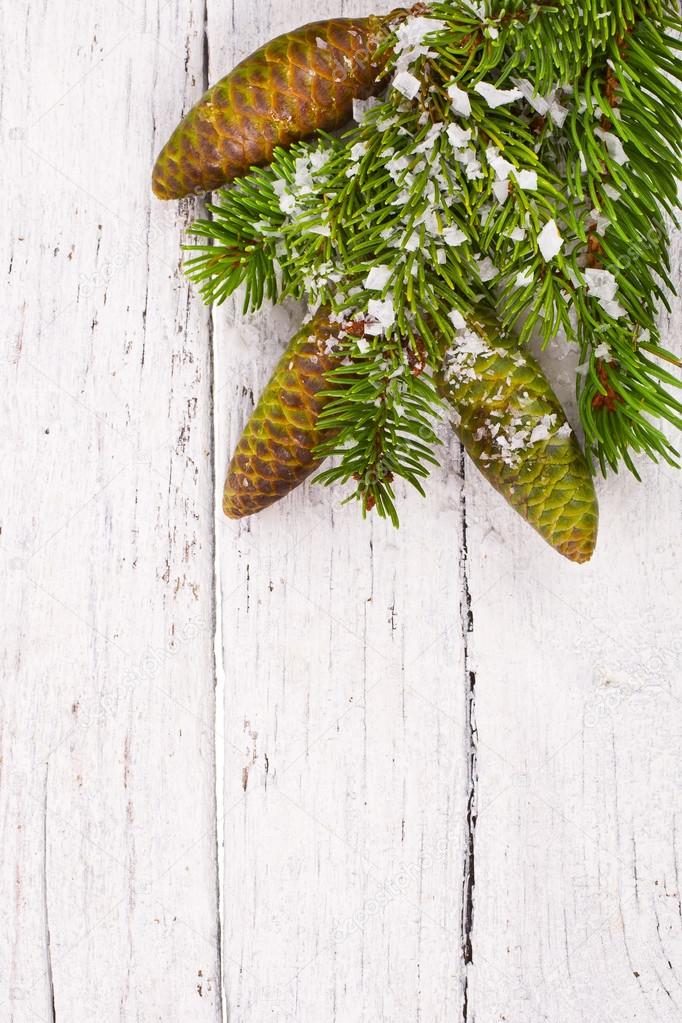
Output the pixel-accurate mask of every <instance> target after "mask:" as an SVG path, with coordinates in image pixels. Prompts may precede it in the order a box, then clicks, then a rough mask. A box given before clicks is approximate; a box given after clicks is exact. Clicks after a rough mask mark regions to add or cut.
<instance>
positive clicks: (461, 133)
mask: <svg viewBox="0 0 682 1023" xmlns="http://www.w3.org/2000/svg"><path fill="white" fill-rule="evenodd" d="M448 139H449V140H450V145H451V146H452V147H453V148H454V149H463V148H464V147H465V146H466V145H467V144H468V143H469V142H470V141H471V130H470V129H464V128H460V127H459V125H458V124H449V125H448Z"/></svg>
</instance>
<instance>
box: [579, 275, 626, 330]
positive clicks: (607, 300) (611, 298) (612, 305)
mask: <svg viewBox="0 0 682 1023" xmlns="http://www.w3.org/2000/svg"><path fill="white" fill-rule="evenodd" d="M582 272H583V275H584V277H585V280H586V282H587V294H588V295H589V296H590V297H591V298H596V299H597V300H598V301H599V304H600V306H601V307H602V309H603V310H604V312H605V313H608V315H609V316H612V317H613V318H614V320H618V319H620V317H621V316H627V311H626V310H625V309H624V308H623V306H622V305H621V304H620V302H618V301H617V299H616V293H617V292H618V284H617V282H616V278H615V277H614V276H613V274H612V273H611V271H610V270H601V269H598V268H596V267H587V268H586V269H585V270H583V271H582Z"/></svg>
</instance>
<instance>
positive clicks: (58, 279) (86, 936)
mask: <svg viewBox="0 0 682 1023" xmlns="http://www.w3.org/2000/svg"><path fill="white" fill-rule="evenodd" d="M370 7H371V5H368V4H367V3H365V0H354V2H353V3H350V2H346V3H345V4H344V3H343V0H311V2H309V3H307V4H306V5H300V6H298V7H297V8H296V7H295V5H293V4H291V3H285V2H284V0H248V2H247V0H232V3H230V2H229V0H207V3H206V8H205V9H204V7H203V6H202V4H201V3H191V2H190V0H171V2H168V0H165V2H164V0H147V2H146V3H140V4H135V5H134V6H133V3H132V0H130V3H128V2H123V0H106V2H105V0H93V2H91V3H89V4H75V3H71V4H67V5H63V4H39V3H37V2H31V3H29V4H18V3H12V4H6V5H5V6H4V8H3V12H2V30H1V31H0V50H1V54H0V58H1V63H0V66H2V68H3V88H2V91H1V92H0V104H1V107H0V117H1V121H0V130H1V133H2V154H3V158H2V165H3V172H4V174H3V179H4V197H5V208H4V211H3V226H4V230H3V231H2V232H0V241H1V244H2V264H1V273H2V282H3V295H4V298H3V302H2V309H3V313H4V323H5V330H3V345H4V356H3V362H2V375H3V386H2V395H3V402H4V404H5V414H4V415H3V422H4V424H5V430H4V436H3V441H4V443H3V450H4V455H3V458H2V460H1V463H0V474H1V491H0V492H1V495H2V500H1V503H0V514H1V521H0V526H1V532H0V564H1V573H2V574H1V578H2V584H3V589H4V594H3V598H2V622H3V630H2V631H3V643H2V648H1V649H0V658H1V669H2V705H1V718H0V827H1V829H2V831H1V838H2V846H1V848H2V855H1V858H0V906H1V907H2V913H1V922H0V1020H2V1021H3V1023H5V1021H7V1023H33V1021H36V1020H37V1021H40V1020H43V1021H49V1023H51V1021H52V1020H58V1021H62V1020H63V1021H69V1023H89V1021H93V1023H95V1021H98V1023H99V1021H104V1023H109V1021H111V1023H113V1021H123V1023H133V1021H142V1023H151V1021H156V1020H158V1021H163V1023H188V1021H190V1020H191V1021H192V1023H207V1021H217V1020H220V1019H221V1014H222V1018H223V1019H224V1020H225V1021H227V1020H228V1019H229V1020H230V1021H231V1023H264V1021H266V1020H268V1021H270V1020H276V1021H287V1023H288V1021H292V1023H293V1021H296V1023H308V1021H309V1023H327V1021H332V1020H338V1021H339V1023H376V1021H382V1023H383V1021H386V1023H388V1021H390V1023H409V1021H423V1023H451V1021H455V1020H459V1019H463V1020H464V1021H465V1023H466V1021H469V1023H472V1021H474V1020H475V1021H477V1023H502V1021H509V1023H579V1021H582V1020H586V1021H587V1020H590V1021H592V1020H599V1021H600V1023H629V1021H637V1023H668V1021H677V1020H679V1019H680V1016H681V1013H682V1008H681V1006H682V988H681V982H682V973H681V972H680V971H681V968H682V908H681V900H680V887H679V885H680V881H679V869H680V855H681V854H682V834H680V828H681V823H682V822H681V820H680V794H679V789H680V771H681V768H682V752H681V751H682V741H681V740H682V716H681V706H682V705H681V703H680V697H681V696H682V677H681V676H682V672H681V670H680V669H681V662H682V634H681V632H680V615H679V607H680V565H679V543H680V528H679V524H680V512H681V510H682V489H681V486H682V477H681V476H680V475H679V474H677V473H675V472H674V471H673V470H669V469H665V468H664V469H658V468H656V467H654V466H651V465H648V464H647V465H644V466H643V477H644V483H643V485H639V484H637V483H636V482H635V481H634V480H633V479H632V478H630V477H629V476H628V475H622V477H612V478H611V479H610V480H609V481H608V482H606V483H604V482H600V483H599V490H600V499H601V511H602V525H601V537H600V541H599V547H598V551H597V554H596V556H595V558H594V560H593V561H592V563H591V564H589V565H588V566H583V567H580V566H575V565H571V564H569V563H568V562H565V561H563V560H561V559H560V558H559V557H558V556H557V555H555V554H554V553H553V552H552V551H551V550H550V549H549V548H547V547H545V546H544V545H543V543H542V542H541V541H540V540H539V539H537V538H536V537H535V535H534V534H533V533H532V532H531V531H530V530H529V529H528V527H527V526H526V525H525V524H524V523H523V522H521V520H520V519H518V518H517V517H516V516H515V515H514V513H513V512H512V511H510V510H509V509H508V508H507V507H506V506H505V505H504V503H503V502H502V501H501V499H499V498H498V497H497V496H496V495H495V494H494V493H493V492H492V491H491V490H490V489H489V488H488V487H487V486H486V485H485V484H484V483H483V481H482V480H481V479H480V478H479V477H478V476H477V475H476V473H475V471H474V470H473V469H472V467H471V466H470V465H468V464H466V465H464V472H463V473H462V462H461V460H460V451H459V447H458V445H457V443H456V442H455V441H454V440H452V439H451V438H450V437H448V436H447V433H444V435H443V436H444V438H445V440H446V444H445V446H444V449H443V458H442V463H443V464H442V468H441V469H439V470H437V471H436V472H435V473H434V475H433V478H432V479H431V481H430V485H429V498H428V501H426V502H424V501H422V500H421V499H420V498H418V497H417V496H414V495H409V496H406V497H405V500H403V501H402V502H401V507H400V510H401V516H402V522H403V525H402V528H401V530H400V532H397V533H396V532H395V531H393V529H392V528H391V527H390V526H387V525H386V524H385V523H382V522H380V521H377V520H376V519H372V520H370V521H368V522H366V523H363V522H362V521H361V520H360V518H359V515H358V513H357V509H356V508H355V506H346V507H341V505H340V498H341V496H342V495H341V493H339V492H329V491H324V490H322V489H321V488H310V487H304V488H302V489H301V490H300V491H299V492H297V493H295V494H294V495H292V496H291V497H290V498H289V499H287V500H286V501H285V502H283V503H282V504H281V505H279V506H276V507H275V508H273V509H271V510H269V511H267V512H266V513H264V514H262V515H260V516H258V517H257V518H255V519H253V520H252V521H246V522H243V523H241V524H239V523H231V522H228V521H226V520H224V519H223V517H222V515H221V514H220V512H219V511H218V512H217V514H216V509H217V508H218V507H219V493H220V491H221V489H222V478H223V475H224V471H225V467H226V464H227V458H228V454H229V452H230V450H231V448H232V446H233V445H234V443H235V442H236V439H237V436H238V434H239V431H240V429H241V426H242V424H243V422H244V421H245V419H246V417H247V416H248V414H249V412H250V410H251V408H252V403H253V399H254V396H257V394H258V392H259V390H260V388H261V387H262V385H263V384H264V382H265V381H266V379H267V377H268V375H269V373H270V370H271V367H272V366H273V364H274V362H275V360H276V357H277V353H278V351H279V350H280V348H281V346H282V345H283V344H284V342H285V340H286V339H287V337H288V336H289V335H290V334H291V333H292V331H293V329H294V327H295V325H296V322H297V321H296V317H297V316H298V315H299V313H298V312H297V310H295V309H287V310H278V311H276V312H263V313H261V314H259V315H258V316H254V317H252V318H250V319H248V320H247V321H244V320H243V319H242V318H241V316H240V315H239V312H238V307H239V304H238V303H235V304H227V305H226V306H224V307H222V308H220V309H217V310H215V311H214V313H213V315H212V317H211V316H210V314H209V313H208V312H207V310H206V309H205V308H204V307H203V306H202V305H201V303H200V301H199V300H198V298H197V296H196V294H195V293H194V291H193V290H192V289H190V288H189V287H188V285H187V282H186V281H185V280H184V278H183V276H182V274H181V272H180V248H179V246H180V242H181V238H182V232H183V229H184V228H185V227H186V225H187V223H188V222H189V220H190V219H191V217H192V216H193V215H194V214H195V213H197V212H199V211H200V208H199V207H198V206H197V207H193V206H192V204H190V203H184V204H180V205H179V206H178V204H175V203H171V204H163V203H161V202H159V201H157V200H155V199H153V198H152V196H151V194H150V188H149V179H150V172H151V167H152V163H153V160H154V157H155V155H156V153H157V151H158V150H159V148H160V147H161V145H162V144H163V142H164V141H165V139H166V138H167V136H168V134H169V133H170V131H171V130H172V128H173V127H174V125H175V123H176V122H177V121H178V120H179V118H180V115H181V114H182V113H183V112H185V111H186V110H187V109H188V108H189V107H190V106H191V105H192V104H193V103H194V102H195V101H196V100H197V99H198V98H199V96H200V95H201V93H202V91H203V89H204V88H205V86H206V84H207V82H208V81H211V82H212V81H215V80H216V79H217V78H219V77H220V76H221V75H222V74H224V73H225V72H226V71H227V70H228V69H229V68H230V67H231V66H232V65H233V64H234V63H235V62H236V61H237V60H238V59H241V58H242V57H243V56H245V55H246V54H247V53H248V52H250V51H251V50H252V49H254V48H255V47H256V46H257V45H259V44H260V43H262V42H264V41H265V40H266V39H267V38H268V37H270V36H272V35H275V34H277V33H278V32H280V31H284V30H286V29H290V28H292V27H294V26H296V25H297V24H300V23H301V22H304V21H307V20H310V19H311V18H313V17H315V16H327V15H331V14H335V15H339V14H343V13H345V14H359V13H363V14H365V13H368V12H369V9H370ZM388 7H389V4H386V3H384V4H382V5H381V9H388ZM676 246H677V247H676V256H675V258H676V261H677V263H678V265H679V254H680V248H679V242H677V243H676ZM681 323H682V316H681V315H680V305H679V304H678V305H677V306H676V307H675V311H674V315H673V316H671V317H668V316H667V315H665V316H664V317H663V319H662V326H663V332H664V336H665V338H666V339H667V340H668V342H669V343H671V344H677V337H678V335H679V332H680V325H681ZM8 424H9V429H8ZM216 492H217V494H218V496H216ZM216 635H217V638H218V639H217V643H215V645H214V636H216ZM216 685H217V687H218V688H217V695H216ZM216 779H218V784H217V786H216ZM216 791H217V793H218V795H217V797H216ZM221 915H222V925H221ZM221 961H222V979H221Z"/></svg>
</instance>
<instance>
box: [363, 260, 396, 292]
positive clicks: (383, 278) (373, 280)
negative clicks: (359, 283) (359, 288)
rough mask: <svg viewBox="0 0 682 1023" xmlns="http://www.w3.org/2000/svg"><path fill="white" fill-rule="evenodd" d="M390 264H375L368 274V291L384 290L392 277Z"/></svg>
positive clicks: (366, 285)
mask: <svg viewBox="0 0 682 1023" xmlns="http://www.w3.org/2000/svg"><path fill="white" fill-rule="evenodd" d="M391 273H392V270H391V268H390V266H383V265H381V266H373V267H372V269H371V270H370V272H369V273H368V274H367V279H366V280H365V287H366V288H367V290H368V291H383V290H384V288H385V287H386V285H387V284H388V282H389V281H390V279H391Z"/></svg>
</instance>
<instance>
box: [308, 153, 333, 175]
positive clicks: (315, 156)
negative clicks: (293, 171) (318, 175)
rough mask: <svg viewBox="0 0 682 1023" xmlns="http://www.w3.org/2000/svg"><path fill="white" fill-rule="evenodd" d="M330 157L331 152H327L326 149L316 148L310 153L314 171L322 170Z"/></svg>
mask: <svg viewBox="0 0 682 1023" xmlns="http://www.w3.org/2000/svg"><path fill="white" fill-rule="evenodd" d="M329 157H330V153H329V152H325V150H324V149H314V150H313V151H312V152H311V154H310V166H311V167H312V169H313V170H314V171H319V170H322V168H323V167H324V165H325V164H326V163H328V161H329Z"/></svg>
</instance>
